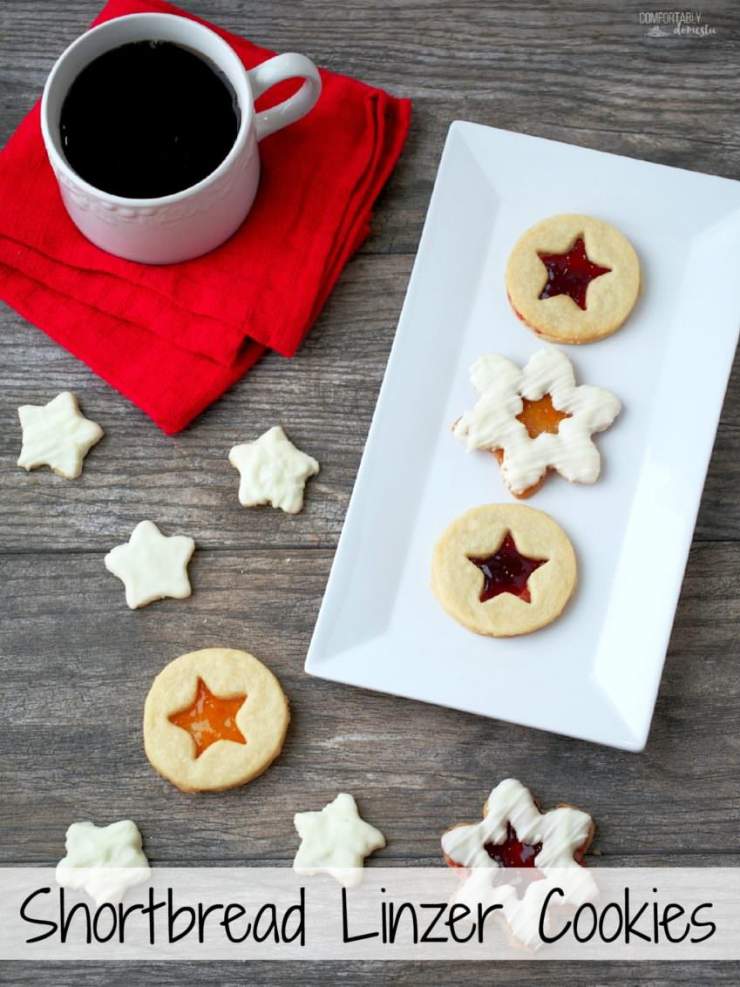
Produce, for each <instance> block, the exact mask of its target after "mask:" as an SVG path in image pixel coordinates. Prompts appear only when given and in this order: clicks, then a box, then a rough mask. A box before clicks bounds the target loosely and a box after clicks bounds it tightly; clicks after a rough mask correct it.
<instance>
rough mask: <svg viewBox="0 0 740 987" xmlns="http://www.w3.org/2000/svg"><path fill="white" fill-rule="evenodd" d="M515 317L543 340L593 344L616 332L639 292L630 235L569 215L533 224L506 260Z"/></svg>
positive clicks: (637, 270)
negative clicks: (628, 237)
mask: <svg viewBox="0 0 740 987" xmlns="http://www.w3.org/2000/svg"><path fill="white" fill-rule="evenodd" d="M506 291H507V294H508V296H509V301H510V302H511V306H512V308H513V309H514V312H515V313H516V315H517V316H518V317H519V319H521V321H522V322H523V323H524V324H525V325H526V326H528V327H529V328H530V329H532V330H534V332H536V333H537V335H538V336H541V337H542V338H543V339H549V340H551V341H552V342H556V343H591V342H594V341H595V340H597V339H603V337H604V336H609V335H611V333H613V332H616V330H617V329H619V327H620V326H621V325H622V324H623V323H624V321H625V319H626V318H627V316H628V315H629V314H630V312H631V311H632V309H633V307H634V305H635V302H636V301H637V296H638V294H639V291H640V262H639V260H638V257H637V254H636V253H635V250H634V247H633V246H632V244H631V243H630V242H629V240H628V239H627V238H626V237H625V236H624V235H623V234H622V233H620V232H619V230H617V229H615V227H613V226H611V225H610V224H609V223H605V222H604V221H603V220H601V219H595V218H594V217H593V216H581V215H576V214H568V215H561V216H551V217H550V218H549V219H543V220H542V221H541V222H539V223H537V224H536V225H535V226H532V227H531V228H530V229H528V230H527V231H526V233H524V234H523V235H522V236H521V237H520V239H519V240H518V241H517V242H516V244H515V245H514V249H513V250H512V251H511V255H510V256H509V261H508V264H507V265H506Z"/></svg>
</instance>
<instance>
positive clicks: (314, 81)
mask: <svg viewBox="0 0 740 987" xmlns="http://www.w3.org/2000/svg"><path fill="white" fill-rule="evenodd" d="M247 76H248V78H249V83H250V85H251V87H252V94H253V96H254V98H255V99H257V97H258V96H261V95H262V93H263V92H265V90H267V89H270V88H271V87H272V86H274V85H276V84H277V83H278V82H284V81H285V80H286V79H301V78H302V79H304V80H305V82H304V83H303V85H302V86H301V88H300V89H299V90H298V92H297V93H294V94H293V95H292V96H291V97H289V98H288V99H284V100H283V102H282V103H278V105H277V106H273V107H272V108H271V109H269V110H263V111H262V113H258V114H257V115H256V118H255V125H256V133H257V140H258V141H261V140H262V138H263V137H268V136H269V135H270V134H274V133H275V131H276V130H282V128H283V127H287V126H288V125H289V124H291V123H295V122H296V120H300V119H301V117H304V116H305V115H306V114H307V113H308V111H309V110H311V109H313V107H314V106H315V105H316V101H317V100H318V98H319V96H320V95H321V76H320V75H319V70H318V69H317V68H316V66H315V65H314V63H313V62H312V61H311V60H310V58H306V56H305V55H298V54H297V53H296V52H286V53H285V54H283V55H275V57H274V58H270V59H268V60H267V61H266V62H262V64H261V65H258V66H257V67H256V68H253V69H250V70H249V71H248V72H247Z"/></svg>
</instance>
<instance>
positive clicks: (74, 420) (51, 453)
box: [18, 391, 103, 480]
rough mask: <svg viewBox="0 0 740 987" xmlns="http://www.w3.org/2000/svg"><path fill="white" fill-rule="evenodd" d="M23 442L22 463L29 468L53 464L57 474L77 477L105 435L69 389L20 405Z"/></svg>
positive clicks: (65, 476)
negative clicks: (43, 402)
mask: <svg viewBox="0 0 740 987" xmlns="http://www.w3.org/2000/svg"><path fill="white" fill-rule="evenodd" d="M18 417H19V418H20V421H21V429H22V431H23V445H22V447H21V454H20V456H19V457H18V465H19V466H22V467H23V469H25V470H33V469H36V467H38V466H50V467H51V469H52V470H53V471H54V472H55V473H56V474H57V476H63V477H64V478H65V479H66V480H74V479H76V478H77V477H78V476H79V475H80V473H81V472H82V460H83V459H84V458H85V456H86V455H87V454H88V452H89V451H90V449H92V447H93V446H94V445H95V443H96V442H99V441H100V440H101V439H102V437H103V429H102V428H101V427H100V425H98V424H97V422H93V421H90V419H89V418H85V416H84V415H83V414H82V413H81V411H80V408H79V405H78V404H77V398H76V397H75V396H74V394H71V393H70V392H69V391H63V392H62V393H61V394H57V396H56V397H55V398H54V399H53V400H51V401H49V403H48V404H24V405H22V406H21V407H20V408H19V409H18Z"/></svg>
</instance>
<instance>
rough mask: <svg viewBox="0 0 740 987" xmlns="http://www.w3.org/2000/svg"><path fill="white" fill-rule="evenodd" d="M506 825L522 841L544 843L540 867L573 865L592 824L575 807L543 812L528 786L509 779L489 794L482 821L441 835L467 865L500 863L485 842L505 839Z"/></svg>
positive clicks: (449, 851) (444, 843) (446, 849)
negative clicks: (485, 847)
mask: <svg viewBox="0 0 740 987" xmlns="http://www.w3.org/2000/svg"><path fill="white" fill-rule="evenodd" d="M507 823H511V825H512V826H513V827H514V830H515V831H516V835H517V839H518V840H519V841H520V842H521V843H529V844H535V843H541V844H542V849H541V850H540V852H539V853H538V854H537V856H536V857H535V864H536V866H537V867H571V866H573V864H574V863H575V861H574V860H573V854H574V852H575V851H576V850H577V849H578V848H579V847H580V846H583V844H584V843H585V842H586V839H587V837H588V834H589V831H590V829H591V826H592V821H591V816H589V815H588V813H586V812H581V810H580V809H574V808H572V807H571V806H560V807H559V808H557V809H550V811H549V812H544V813H543V812H540V810H539V809H538V808H537V806H536V805H535V804H534V801H533V799H532V796H531V794H530V793H529V789H527V788H525V787H524V785H522V784H521V782H519V781H516V779H514V778H506V779H504V781H502V782H499V784H498V785H497V786H496V787H495V788H494V789H493V791H492V792H491V794H490V795H489V796H488V812H487V815H486V816H485V817H484V818H483V819H482V820H481V821H480V822H479V823H473V824H472V825H470V826H456V827H455V828H454V829H451V830H448V832H446V833H445V834H444V836H443V837H442V850H443V851H444V853H445V856H447V857H449V858H450V860H452V861H454V863H456V864H460V865H461V866H463V867H497V866H498V865H497V863H496V861H495V860H492V859H491V857H489V856H488V853H487V852H486V850H485V849H484V846H485V844H486V843H495V844H500V843H504V842H505V841H506V824H507Z"/></svg>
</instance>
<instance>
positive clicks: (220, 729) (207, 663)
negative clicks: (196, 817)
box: [144, 648, 290, 792]
mask: <svg viewBox="0 0 740 987" xmlns="http://www.w3.org/2000/svg"><path fill="white" fill-rule="evenodd" d="M289 721H290V712H289V709H288V700H287V699H286V697H285V693H284V692H283V690H282V689H281V687H280V683H279V682H278V680H277V679H276V677H275V676H274V675H273V674H272V672H271V671H270V670H269V669H268V668H267V667H266V666H265V665H263V664H262V662H261V661H259V660H258V659H257V658H255V657H254V655H250V654H249V653H248V652H246V651H236V650H234V649H232V648H204V649H203V650H202V651H193V652H191V653H190V654H187V655H181V657H179V658H176V659H175V660H174V661H171V662H170V663H169V665H167V666H166V667H165V668H163V669H162V671H161V672H160V673H159V675H158V676H157V677H156V679H155V680H154V683H153V685H152V687H151V689H150V690H149V695H148V696H147V698H146V703H145V705H144V749H145V750H146V756H147V757H148V758H149V761H150V763H151V765H152V767H153V768H154V769H155V770H156V771H158V772H159V773H160V774H161V775H162V776H163V777H165V778H167V779H168V781H171V782H172V784H173V785H176V786H177V787H178V788H180V789H182V791H185V792H205V791H222V790H223V789H225V788H234V787H236V786H237V785H245V784H246V783H247V782H248V781H251V780H252V779H253V778H256V777H257V776H258V775H260V774H262V772H263V771H265V770H266V769H267V768H268V767H269V766H270V764H272V762H273V761H274V760H275V758H276V757H277V756H278V754H279V753H280V751H281V750H282V747H283V741H284V740H285V734H286V732H287V729H288V723H289Z"/></svg>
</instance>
